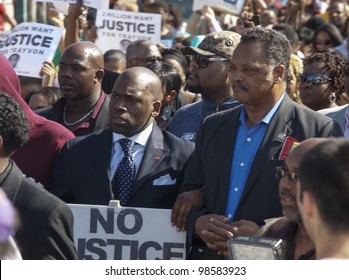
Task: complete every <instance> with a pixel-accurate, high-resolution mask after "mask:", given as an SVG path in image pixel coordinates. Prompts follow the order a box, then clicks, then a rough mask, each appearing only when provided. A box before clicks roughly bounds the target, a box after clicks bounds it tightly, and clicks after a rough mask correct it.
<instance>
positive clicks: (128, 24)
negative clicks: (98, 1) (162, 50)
mask: <svg viewBox="0 0 349 280" xmlns="http://www.w3.org/2000/svg"><path fill="white" fill-rule="evenodd" d="M96 26H97V40H96V41H95V43H96V45H97V46H98V47H100V48H101V50H102V51H103V52H106V51H107V50H110V49H118V50H121V51H124V52H126V48H127V46H128V45H129V44H130V43H131V42H133V41H136V40H141V39H145V40H150V41H152V42H153V43H154V44H159V43H160V38H161V15H160V14H148V13H133V12H126V11H119V10H107V11H103V10H97V17H96Z"/></svg>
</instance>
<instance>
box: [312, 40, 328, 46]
mask: <svg viewBox="0 0 349 280" xmlns="http://www.w3.org/2000/svg"><path fill="white" fill-rule="evenodd" d="M331 43H332V40H316V41H315V45H323V46H326V45H329V44H331Z"/></svg>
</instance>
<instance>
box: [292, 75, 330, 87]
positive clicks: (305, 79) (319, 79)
mask: <svg viewBox="0 0 349 280" xmlns="http://www.w3.org/2000/svg"><path fill="white" fill-rule="evenodd" d="M299 78H300V80H301V82H302V83H308V84H311V85H321V84H323V83H325V82H328V81H332V79H331V78H329V77H326V76H321V75H312V74H310V75H307V74H302V75H300V76H299Z"/></svg>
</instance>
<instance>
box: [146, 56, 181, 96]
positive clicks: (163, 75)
mask: <svg viewBox="0 0 349 280" xmlns="http://www.w3.org/2000/svg"><path fill="white" fill-rule="evenodd" d="M145 67H146V68H148V69H150V70H151V71H153V72H154V73H155V74H156V75H157V76H158V77H159V78H160V81H161V84H162V85H165V87H166V93H167V94H168V93H170V92H171V90H174V91H176V92H177V94H178V92H179V91H180V89H181V86H182V81H181V76H180V75H179V73H178V71H177V69H176V68H174V67H173V66H172V65H169V64H167V63H158V62H155V63H149V64H147V65H146V66H145Z"/></svg>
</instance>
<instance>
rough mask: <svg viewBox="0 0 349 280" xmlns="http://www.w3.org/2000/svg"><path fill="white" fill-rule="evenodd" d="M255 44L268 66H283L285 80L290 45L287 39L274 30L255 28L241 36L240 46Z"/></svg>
mask: <svg viewBox="0 0 349 280" xmlns="http://www.w3.org/2000/svg"><path fill="white" fill-rule="evenodd" d="M247 42H255V43H256V46H257V45H258V48H260V49H262V50H263V51H264V53H265V56H266V59H267V61H268V66H278V65H284V66H285V80H286V79H287V73H288V69H289V66H290V58H291V44H290V42H289V40H288V39H287V37H286V36H285V35H284V34H282V33H281V32H278V31H276V30H274V29H269V28H262V27H256V28H253V29H251V30H250V31H248V32H246V33H245V34H244V35H242V36H241V39H240V44H241V43H247Z"/></svg>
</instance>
